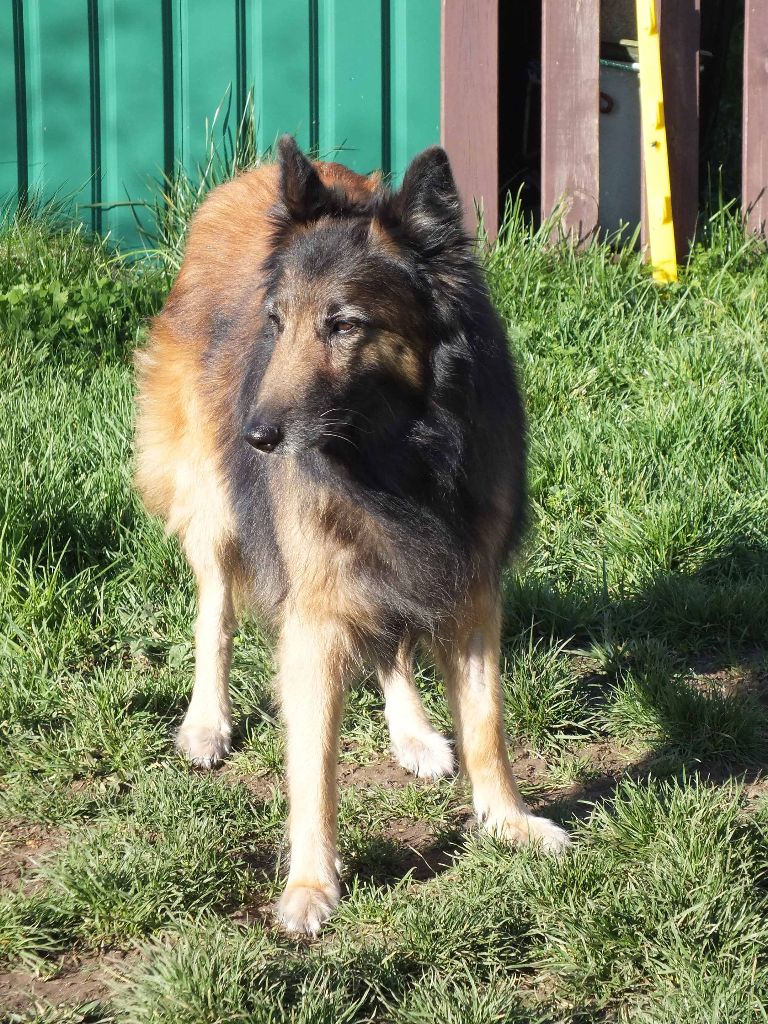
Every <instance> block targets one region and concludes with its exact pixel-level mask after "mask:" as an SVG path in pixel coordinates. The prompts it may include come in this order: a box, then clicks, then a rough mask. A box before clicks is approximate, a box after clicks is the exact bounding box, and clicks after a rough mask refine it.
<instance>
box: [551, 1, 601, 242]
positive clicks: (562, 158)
mask: <svg viewBox="0 0 768 1024" xmlns="http://www.w3.org/2000/svg"><path fill="white" fill-rule="evenodd" d="M541 90H542V91H541V213H542V217H548V216H550V214H551V213H552V211H553V210H554V209H555V208H556V207H557V206H558V205H559V204H560V203H564V204H565V205H564V213H563V227H564V229H565V231H567V232H568V233H570V234H572V235H573V236H574V238H575V239H576V240H577V241H580V242H581V241H584V240H585V239H587V238H588V237H589V236H590V235H591V234H592V232H593V231H594V230H595V228H596V227H597V223H598V214H599V197H600V161H599V145H600V142H599V117H600V4H599V0H543V4H542V46H541Z"/></svg>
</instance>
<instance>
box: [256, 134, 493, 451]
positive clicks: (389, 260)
mask: <svg viewBox="0 0 768 1024" xmlns="http://www.w3.org/2000/svg"><path fill="white" fill-rule="evenodd" d="M279 172H280V196H279V201H278V203H277V205H276V207H275V209H274V211H273V217H274V222H275V232H274V244H273V249H272V255H271V258H270V260H269V263H268V265H267V267H266V275H267V277H266V287H265V291H264V301H263V305H262V323H261V324H260V327H259V338H258V341H257V344H258V345H259V346H260V351H259V362H260V365H261V367H262V369H263V372H262V373H261V375H260V379H259V381H258V385H257V386H256V387H255V388H254V392H255V393H252V394H251V395H249V396H248V417H247V422H246V424H245V425H244V432H245V440H246V441H247V442H248V443H249V444H251V445H252V446H253V447H254V448H255V449H256V450H257V451H258V452H260V453H273V452H277V453H285V454H289V455H301V454H302V453H304V452H307V451H321V452H324V453H325V454H328V455H331V456H335V457H337V458H339V459H342V460H344V459H354V458H355V457H356V456H355V453H356V452H359V451H361V450H362V449H363V448H366V447H367V446H369V444H370V443H371V440H372V438H374V437H376V438H378V439H379V440H381V439H382V437H387V436H391V437H392V438H395V437H397V436H398V433H402V432H403V431H407V429H408V428H407V424H408V422H409V421H411V420H412V419H413V418H414V416H418V415H419V410H420V409H421V408H422V407H423V405H424V403H425V401H426V400H427V395H428V391H429V385H430V377H431V374H432V373H433V366H432V358H433V351H434V347H435V345H436V341H437V339H439V337H440V334H441V331H443V330H444V329H445V327H444V324H442V323H441V322H442V321H445V320H448V319H450V317H451V316H452V315H454V314H455V309H453V307H452V302H454V303H455V302H456V301H457V298H456V297H457V295H458V294H459V293H460V291H461V289H457V288H456V287H455V286H456V284H457V280H458V278H460V277H461V276H462V274H469V275H470V276H471V274H472V268H473V267H474V265H475V264H474V259H473V257H472V256H471V252H470V243H469V240H468V238H467V236H466V234H465V232H464V229H463V226H462V214H461V205H460V201H459V197H458V194H457V191H456V186H455V184H454V181H453V177H452V174H451V170H450V166H449V163H448V158H447V156H446V154H445V152H444V151H443V150H442V149H439V148H438V147H434V148H432V149H427V150H425V151H424V152H423V153H421V154H420V155H419V156H417V157H416V158H415V159H414V160H413V162H412V163H411V165H410V167H409V168H408V170H407V172H406V174H405V177H404V179H403V183H402V186H401V188H400V189H399V190H398V191H396V192H394V193H392V192H389V191H388V190H386V189H384V188H381V187H376V188H373V189H372V190H371V191H370V192H366V193H365V194H364V195H363V194H361V195H355V196H352V195H350V193H348V192H347V191H344V190H342V189H341V188H339V187H333V186H331V187H329V186H328V185H327V184H324V182H323V180H322V179H321V176H320V174H318V171H317V169H316V167H315V166H314V165H313V164H312V163H311V162H310V161H309V160H307V158H306V157H305V156H304V155H303V154H302V153H301V152H300V150H299V149H298V148H297V146H296V143H295V142H294V140H293V139H291V138H290V137H287V136H286V137H284V138H283V139H281V141H280V144H279ZM264 367H265V369H264Z"/></svg>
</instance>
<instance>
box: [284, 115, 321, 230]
mask: <svg viewBox="0 0 768 1024" xmlns="http://www.w3.org/2000/svg"><path fill="white" fill-rule="evenodd" d="M277 159H278V164H279V166H280V197H281V198H282V200H283V203H284V204H285V208H286V210H287V211H288V214H289V216H290V217H291V219H292V220H295V221H298V222H300V223H301V222H305V221H308V220H314V219H315V218H316V217H319V216H320V214H321V212H322V209H323V205H324V203H325V201H326V199H327V197H328V189H327V188H326V187H325V185H323V183H322V181H320V175H319V174H318V173H317V171H316V170H315V168H314V167H313V166H312V164H311V163H310V161H309V160H307V158H306V157H305V156H304V154H303V153H302V152H301V150H300V149H299V147H298V146H297V145H296V140H295V139H294V138H293V137H292V136H291V135H283V136H281V138H280V140H279V142H278V143H277Z"/></svg>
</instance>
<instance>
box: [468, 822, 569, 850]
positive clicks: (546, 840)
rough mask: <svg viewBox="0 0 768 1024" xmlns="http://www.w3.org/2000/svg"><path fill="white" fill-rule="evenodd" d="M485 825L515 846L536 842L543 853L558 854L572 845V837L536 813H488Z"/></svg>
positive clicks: (494, 833) (489, 830)
mask: <svg viewBox="0 0 768 1024" xmlns="http://www.w3.org/2000/svg"><path fill="white" fill-rule="evenodd" d="M483 825H484V827H485V829H486V831H488V832H490V833H491V834H492V835H495V836H497V837H498V838H499V839H503V840H505V841H506V842H508V843H512V844H513V845H514V846H528V845H529V844H531V843H534V844H536V845H537V846H538V847H539V848H540V849H541V850H542V852H543V853H547V854H551V855H554V856H557V855H559V854H561V853H565V851H566V850H567V849H568V848H569V846H571V845H572V843H571V837H570V836H569V835H568V833H567V832H566V831H565V829H563V828H560V826H559V825H556V824H555V823H554V821H550V820H549V818H537V817H536V815H534V814H517V815H514V816H508V817H501V816H494V815H488V816H487V817H486V818H485V820H484V822H483Z"/></svg>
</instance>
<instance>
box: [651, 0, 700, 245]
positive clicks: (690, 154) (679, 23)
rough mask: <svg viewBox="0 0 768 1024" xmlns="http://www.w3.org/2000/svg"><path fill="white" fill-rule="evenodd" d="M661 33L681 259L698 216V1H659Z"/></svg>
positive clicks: (676, 226) (670, 171) (669, 141)
mask: <svg viewBox="0 0 768 1024" xmlns="http://www.w3.org/2000/svg"><path fill="white" fill-rule="evenodd" d="M659 31H660V33H661V74H662V80H663V83H664V116H665V118H666V122H667V146H668V147H669V179H670V183H671V186H672V216H673V217H674V221H675V248H676V250H677V259H678V262H680V260H681V259H684V257H685V255H686V253H687V252H688V249H689V247H690V244H691V242H692V241H693V239H694V236H695V234H696V222H697V220H698V215H699V61H700V50H701V0H662V2H661V16H660V21H659Z"/></svg>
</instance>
